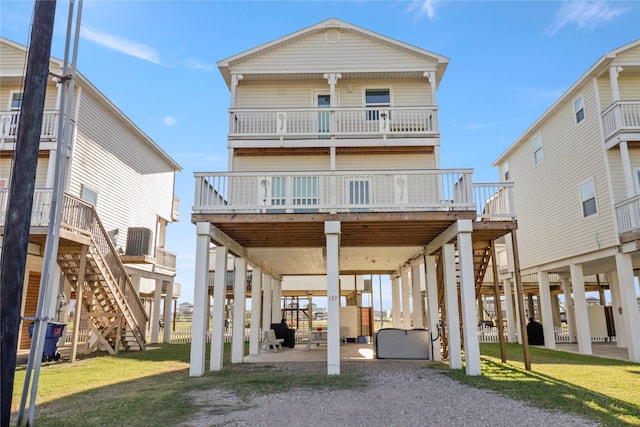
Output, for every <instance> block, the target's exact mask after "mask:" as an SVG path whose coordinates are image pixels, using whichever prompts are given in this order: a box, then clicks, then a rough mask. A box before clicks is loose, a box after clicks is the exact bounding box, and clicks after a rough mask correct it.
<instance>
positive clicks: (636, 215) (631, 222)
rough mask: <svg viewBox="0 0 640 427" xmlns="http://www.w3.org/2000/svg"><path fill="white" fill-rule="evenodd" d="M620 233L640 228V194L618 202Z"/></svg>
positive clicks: (617, 211) (617, 213)
mask: <svg viewBox="0 0 640 427" xmlns="http://www.w3.org/2000/svg"><path fill="white" fill-rule="evenodd" d="M615 207H616V217H617V219H618V233H620V234H622V233H627V232H629V231H636V230H638V229H640V195H637V196H634V197H631V198H629V199H626V200H623V201H622V202H620V203H616V206H615Z"/></svg>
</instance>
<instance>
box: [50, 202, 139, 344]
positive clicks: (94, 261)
mask: <svg viewBox="0 0 640 427" xmlns="http://www.w3.org/2000/svg"><path fill="white" fill-rule="evenodd" d="M64 203H65V206H64V208H63V217H62V225H61V228H63V229H66V230H67V233H66V235H67V236H70V235H71V236H72V235H74V234H75V235H77V237H79V238H78V239H77V241H79V242H81V244H68V243H67V244H62V243H61V245H60V247H59V250H58V265H59V266H60V268H61V270H62V272H63V273H64V275H65V278H66V279H67V280H68V281H69V283H70V284H71V286H72V287H73V288H74V290H75V292H76V296H79V295H82V296H81V299H82V301H81V303H82V306H83V307H84V309H85V310H86V313H87V314H88V317H89V319H90V329H91V331H92V332H93V334H92V335H93V336H94V337H95V338H96V339H95V340H93V341H92V343H91V344H90V345H88V347H87V352H91V351H93V350H95V349H96V348H98V346H102V348H104V349H105V350H107V351H108V352H109V353H111V354H116V353H118V351H119V350H120V349H121V348H122V349H125V350H144V349H145V347H146V342H145V332H144V331H145V329H146V322H147V321H148V320H149V318H148V316H147V314H146V312H145V311H144V307H143V305H142V302H141V301H140V298H139V297H138V294H137V293H136V291H135V289H134V288H133V285H132V283H131V280H130V278H129V276H128V274H127V273H126V270H125V268H124V265H123V264H122V262H121V261H120V257H119V256H118V254H117V252H116V250H115V247H114V246H113V244H112V242H111V240H110V239H109V237H108V235H107V233H106V231H105V229H104V227H103V225H102V223H101V221H100V218H99V217H98V215H97V213H96V212H95V209H94V208H93V206H91V205H89V204H86V203H84V202H83V201H81V200H79V199H76V198H74V197H72V196H69V195H65V200H64ZM79 212H80V213H79ZM79 219H82V221H79ZM80 287H82V288H80ZM76 312H77V313H78V315H79V313H80V311H79V310H76Z"/></svg>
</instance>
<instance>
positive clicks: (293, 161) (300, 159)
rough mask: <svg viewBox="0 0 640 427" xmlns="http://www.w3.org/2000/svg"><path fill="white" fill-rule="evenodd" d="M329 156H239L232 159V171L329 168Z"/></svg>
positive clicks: (283, 170) (318, 169) (316, 169)
mask: <svg viewBox="0 0 640 427" xmlns="http://www.w3.org/2000/svg"><path fill="white" fill-rule="evenodd" d="M329 160H330V159H329V156H328V155H327V156H255V157H254V156H241V157H235V158H234V159H233V171H234V172H247V171H264V172H287V171H289V172H293V171H322V170H329V168H330V163H329Z"/></svg>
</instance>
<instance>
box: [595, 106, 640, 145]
mask: <svg viewBox="0 0 640 427" xmlns="http://www.w3.org/2000/svg"><path fill="white" fill-rule="evenodd" d="M602 122H603V125H604V136H605V139H609V138H611V137H612V136H614V135H615V134H617V133H618V132H640V101H618V102H614V103H613V104H611V105H610V106H609V107H608V108H607V109H606V110H604V111H603V112H602Z"/></svg>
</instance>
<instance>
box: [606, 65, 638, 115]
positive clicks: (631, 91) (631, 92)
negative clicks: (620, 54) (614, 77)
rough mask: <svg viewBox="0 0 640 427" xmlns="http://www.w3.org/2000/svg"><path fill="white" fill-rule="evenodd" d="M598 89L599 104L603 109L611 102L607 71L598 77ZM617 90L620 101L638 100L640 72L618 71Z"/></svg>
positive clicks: (611, 96)
mask: <svg viewBox="0 0 640 427" xmlns="http://www.w3.org/2000/svg"><path fill="white" fill-rule="evenodd" d="M598 90H599V91H600V105H601V106H602V110H605V109H606V108H607V107H608V106H610V105H611V104H612V103H613V95H612V93H611V82H610V80H609V74H608V73H607V74H605V75H603V76H602V77H600V78H599V79H598ZM618 91H619V92H620V99H621V100H622V101H640V73H625V72H624V71H623V72H622V73H620V75H619V76H618Z"/></svg>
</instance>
